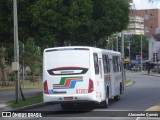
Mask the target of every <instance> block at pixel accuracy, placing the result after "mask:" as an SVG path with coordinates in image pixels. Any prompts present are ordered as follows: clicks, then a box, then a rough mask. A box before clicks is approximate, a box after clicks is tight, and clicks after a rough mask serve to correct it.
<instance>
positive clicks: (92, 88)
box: [88, 79, 94, 93]
mask: <svg viewBox="0 0 160 120" xmlns="http://www.w3.org/2000/svg"><path fill="white" fill-rule="evenodd" d="M93 90H94V85H93V80H91V79H89V86H88V93H91V92H93Z"/></svg>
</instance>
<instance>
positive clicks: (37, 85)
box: [0, 80, 42, 91]
mask: <svg viewBox="0 0 160 120" xmlns="http://www.w3.org/2000/svg"><path fill="white" fill-rule="evenodd" d="M9 83H10V85H9V86H3V87H2V86H0V91H9V90H14V89H15V84H14V82H9ZM20 85H21V88H22V89H35V88H42V81H38V82H30V81H29V80H26V81H24V82H23V81H20Z"/></svg>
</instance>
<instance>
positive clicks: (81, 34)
mask: <svg viewBox="0 0 160 120" xmlns="http://www.w3.org/2000/svg"><path fill="white" fill-rule="evenodd" d="M31 11H32V15H33V25H34V27H35V28H37V33H39V37H37V38H35V39H36V40H38V41H36V43H38V45H42V43H45V44H46V45H49V46H50V45H52V46H55V45H58V46H63V45H64V43H70V42H71V43H72V44H73V45H91V46H93V45H95V42H98V40H100V39H103V38H104V37H105V36H107V35H110V34H111V33H113V32H116V31H121V30H123V29H125V28H126V27H127V24H128V21H129V18H128V14H129V0H121V1H119V0H114V1H110V0H50V1H47V2H46V1H45V2H44V0H38V1H36V2H35V3H34V4H33V5H32V10H31ZM40 36H41V37H40Z"/></svg>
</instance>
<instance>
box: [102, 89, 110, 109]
mask: <svg viewBox="0 0 160 120" xmlns="http://www.w3.org/2000/svg"><path fill="white" fill-rule="evenodd" d="M108 106H109V89H108V87H107V92H106V99H105V101H103V107H104V108H108Z"/></svg>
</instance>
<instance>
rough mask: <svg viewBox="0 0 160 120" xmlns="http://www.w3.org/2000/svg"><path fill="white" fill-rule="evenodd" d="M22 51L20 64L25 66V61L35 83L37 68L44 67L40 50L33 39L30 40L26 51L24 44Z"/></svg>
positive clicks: (26, 45)
mask: <svg viewBox="0 0 160 120" xmlns="http://www.w3.org/2000/svg"><path fill="white" fill-rule="evenodd" d="M20 49H21V52H20V64H23V61H24V64H25V66H29V68H30V69H31V75H32V81H35V71H36V67H37V66H41V65H42V56H41V51H40V48H39V47H38V46H36V44H35V42H34V39H33V38H28V39H27V41H26V44H25V46H24V50H23V48H22V44H21V45H20Z"/></svg>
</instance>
